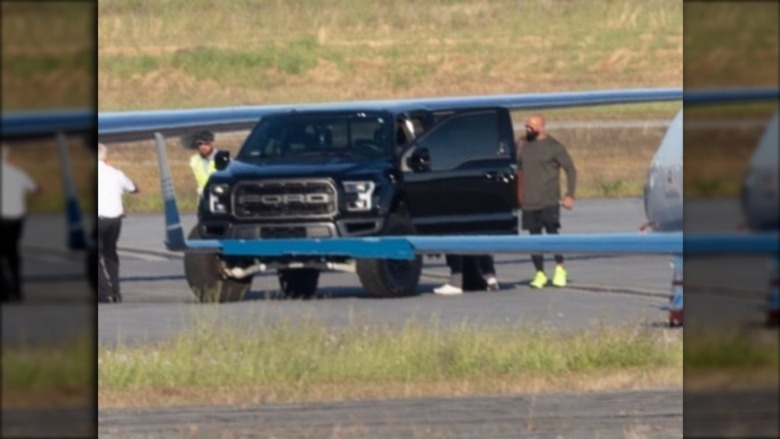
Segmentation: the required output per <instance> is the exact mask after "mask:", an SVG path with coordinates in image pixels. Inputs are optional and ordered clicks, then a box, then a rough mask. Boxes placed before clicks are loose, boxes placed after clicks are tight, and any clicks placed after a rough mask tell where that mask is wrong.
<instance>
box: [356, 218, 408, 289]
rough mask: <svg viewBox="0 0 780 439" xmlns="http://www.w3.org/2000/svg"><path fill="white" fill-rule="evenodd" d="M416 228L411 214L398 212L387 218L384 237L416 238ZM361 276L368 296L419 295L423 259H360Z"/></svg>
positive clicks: (359, 275) (359, 269)
mask: <svg viewBox="0 0 780 439" xmlns="http://www.w3.org/2000/svg"><path fill="white" fill-rule="evenodd" d="M414 233H415V230H414V225H412V222H411V220H410V219H409V217H408V216H407V215H404V214H401V213H394V214H391V215H389V216H388V217H387V220H386V221H385V226H384V228H383V229H382V233H381V235H385V236H390V235H414ZM356 265H357V274H358V277H359V278H360V283H361V284H362V285H363V289H364V290H365V292H366V294H368V295H369V296H372V297H404V296H410V295H412V294H414V293H415V291H416V289H417V284H418V283H419V282H420V273H421V272H422V257H421V256H417V257H415V259H413V260H411V261H406V260H393V259H358V260H357V264H356Z"/></svg>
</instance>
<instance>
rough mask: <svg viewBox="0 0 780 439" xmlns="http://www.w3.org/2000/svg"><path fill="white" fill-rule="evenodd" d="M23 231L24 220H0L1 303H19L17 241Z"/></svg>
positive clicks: (21, 296)
mask: <svg viewBox="0 0 780 439" xmlns="http://www.w3.org/2000/svg"><path fill="white" fill-rule="evenodd" d="M23 230H24V219H3V220H0V231H2V238H0V240H1V241H2V242H0V252H1V253H2V254H0V273H2V288H3V294H2V295H3V301H4V302H5V301H7V300H15V301H21V300H22V298H23V294H22V275H21V270H22V260H21V257H20V256H19V240H20V238H21V237H22V231H23Z"/></svg>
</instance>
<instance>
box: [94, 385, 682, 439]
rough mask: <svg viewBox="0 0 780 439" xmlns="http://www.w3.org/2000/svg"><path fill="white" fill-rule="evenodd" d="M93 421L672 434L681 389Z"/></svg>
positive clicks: (137, 426)
mask: <svg viewBox="0 0 780 439" xmlns="http://www.w3.org/2000/svg"><path fill="white" fill-rule="evenodd" d="M99 419H100V421H99V424H98V425H99V427H98V429H99V433H100V437H155V438H156V437H183V436H187V437H225V438H227V437H230V438H232V437H252V436H254V437H267V438H323V437H332V438H358V437H359V438H367V437H371V438H402V437H403V438H464V437H470V438H471V437H489V438H519V437H529V438H536V437H538V438H543V437H544V438H548V437H567V438H568V437H587V438H613V437H614V438H624V437H629V438H630V437H641V438H674V437H682V390H681V389H663V390H657V391H641V392H640V391H625V392H599V393H549V394H539V395H509V396H506V395H501V396H484V397H460V398H424V399H413V400H408V399H404V400H381V401H357V402H335V403H327V404H300V405H281V404H280V405H263V406H247V407H170V408H162V409H159V408H156V409H154V410H106V411H101V412H100V413H99Z"/></svg>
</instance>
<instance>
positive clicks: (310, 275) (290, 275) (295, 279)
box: [278, 268, 320, 299]
mask: <svg viewBox="0 0 780 439" xmlns="http://www.w3.org/2000/svg"><path fill="white" fill-rule="evenodd" d="M278 277H279V287H280V288H281V289H282V293H284V296H285V297H287V298H289V299H310V298H311V297H312V296H313V295H314V293H316V292H317V283H318V282H319V279H320V271H319V270H317V269H313V268H293V269H284V270H279V273H278Z"/></svg>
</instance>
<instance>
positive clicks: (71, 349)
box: [1, 337, 96, 409]
mask: <svg viewBox="0 0 780 439" xmlns="http://www.w3.org/2000/svg"><path fill="white" fill-rule="evenodd" d="M91 339H92V337H82V338H80V339H78V340H76V341H74V342H70V343H67V344H62V345H54V346H18V347H16V346H11V345H8V346H3V350H2V369H1V370H2V388H3V391H2V405H3V407H4V408H23V407H26V408H36V409H40V408H51V407H69V406H84V405H89V404H92V402H93V401H94V393H95V384H94V376H95V368H96V366H95V362H94V350H95V348H94V342H93V341H92V340H91Z"/></svg>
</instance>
